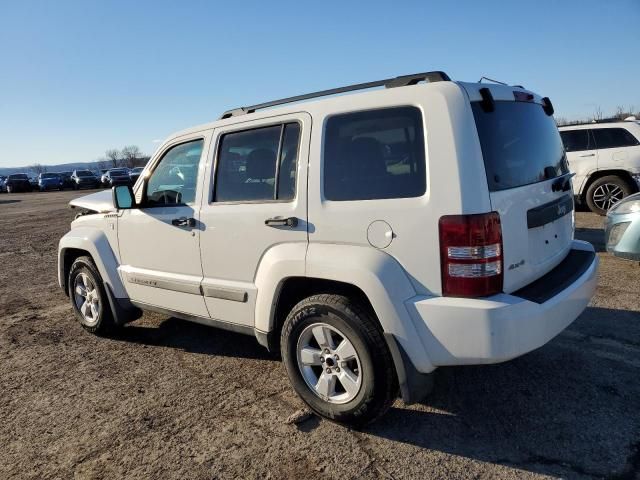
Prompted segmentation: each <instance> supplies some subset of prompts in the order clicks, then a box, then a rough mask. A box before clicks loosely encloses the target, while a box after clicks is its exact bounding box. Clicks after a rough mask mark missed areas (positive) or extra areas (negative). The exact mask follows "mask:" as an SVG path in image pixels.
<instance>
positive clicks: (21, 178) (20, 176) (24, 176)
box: [9, 173, 29, 180]
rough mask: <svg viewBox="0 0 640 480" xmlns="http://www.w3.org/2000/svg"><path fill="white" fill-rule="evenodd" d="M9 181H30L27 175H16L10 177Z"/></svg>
mask: <svg viewBox="0 0 640 480" xmlns="http://www.w3.org/2000/svg"><path fill="white" fill-rule="evenodd" d="M9 180H29V177H27V174H26V173H14V174H13V175H9Z"/></svg>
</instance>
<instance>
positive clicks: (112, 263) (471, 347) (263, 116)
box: [59, 72, 598, 425]
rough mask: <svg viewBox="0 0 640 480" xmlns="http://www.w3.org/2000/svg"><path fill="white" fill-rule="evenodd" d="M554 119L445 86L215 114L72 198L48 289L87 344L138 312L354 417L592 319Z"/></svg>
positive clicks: (543, 103)
mask: <svg viewBox="0 0 640 480" xmlns="http://www.w3.org/2000/svg"><path fill="white" fill-rule="evenodd" d="M424 80H429V82H428V83H426V84H423V83H421V82H422V81H424ZM373 87H386V88H382V89H377V90H371V91H367V92H360V93H352V94H350V95H342V96H333V97H331V98H324V99H318V98H319V97H323V96H327V95H331V94H336V93H346V92H350V91H356V90H364V89H369V88H373ZM304 100H309V101H304ZM300 101H304V103H300ZM294 102H297V103H294ZM272 107H275V108H272ZM552 114H553V107H552V105H551V102H550V101H549V99H547V98H540V97H539V96H538V95H536V94H534V93H531V92H529V91H527V90H525V89H523V88H522V87H511V86H506V85H487V84H479V83H461V82H453V81H450V79H449V78H448V77H447V76H446V74H444V73H442V72H429V73H426V74H418V75H410V76H404V77H397V78H394V79H389V80H384V81H380V82H370V83H366V84H360V85H354V86H350V87H344V88H340V89H334V90H328V91H324V92H318V93H316V94H310V95H303V96H298V97H292V98H290V99H284V100H280V101H275V102H268V103H266V104H261V105H256V106H252V107H246V108H241V109H236V110H231V111H229V112H226V113H225V114H224V115H223V116H222V118H221V119H220V120H218V121H216V122H213V123H210V124H206V125H202V126H198V127H194V128H191V129H188V130H185V131H182V132H179V133H177V134H175V135H173V136H171V137H170V138H169V139H168V140H167V141H166V142H165V143H164V144H163V145H162V146H161V147H160V149H159V150H158V151H157V152H156V154H155V155H154V156H153V157H152V159H151V160H150V161H149V163H148V165H147V167H145V170H144V172H143V174H142V175H141V177H140V179H139V180H138V181H137V183H136V185H135V186H134V187H133V188H132V187H131V186H127V185H122V186H117V187H114V189H113V198H112V197H110V196H108V195H109V193H110V192H101V193H98V194H94V195H90V196H87V197H83V198H80V199H77V200H74V201H72V202H71V204H72V205H74V206H76V207H79V208H81V209H83V213H84V214H82V215H79V216H78V217H77V219H76V220H75V221H74V222H73V223H72V226H71V231H70V232H69V233H67V234H66V235H65V236H64V237H63V238H62V239H61V241H60V248H59V282H60V285H61V287H62V288H63V289H64V291H65V292H66V293H67V294H68V295H69V296H70V298H71V304H72V305H73V308H74V310H75V314H76V317H77V318H78V320H79V321H80V323H81V324H82V326H83V327H84V328H85V329H87V330H88V331H90V332H94V333H97V334H102V333H105V332H109V331H111V330H112V329H114V328H116V327H118V326H121V325H123V324H124V323H126V322H128V321H131V320H134V319H136V318H138V317H139V316H140V314H141V309H142V310H154V311H158V312H162V313H165V314H167V315H172V316H175V317H179V318H182V319H186V320H192V321H195V322H200V323H204V324H207V325H213V326H217V327H221V328H226V329H230V330H234V331H237V332H243V333H247V334H249V335H254V336H255V337H256V338H257V340H258V342H259V343H260V344H262V345H264V346H265V347H267V348H268V349H270V350H275V351H277V350H280V351H281V352H282V357H283V360H284V363H285V365H286V369H287V372H288V374H289V377H290V379H291V383H292V385H293V387H294V388H295V390H296V391H297V393H298V394H299V395H300V396H301V397H302V399H303V400H304V401H305V402H306V403H307V404H308V405H309V406H310V407H311V408H312V409H313V410H315V411H316V412H317V413H319V414H320V415H323V416H325V417H327V418H330V419H333V420H336V421H341V422H346V423H351V424H356V425H358V424H363V423H365V422H368V421H371V420H372V419H374V418H376V417H377V416H379V415H381V414H382V413H383V412H384V411H385V410H386V409H387V408H388V407H389V405H390V404H391V402H393V400H394V399H395V397H396V396H397V393H398V389H399V390H400V392H401V394H402V398H403V399H404V400H405V401H406V402H414V401H418V400H420V399H422V398H423V397H424V396H425V395H426V394H427V393H428V392H429V390H430V388H431V385H432V378H433V377H432V375H431V373H432V372H433V371H434V370H435V369H436V367H438V366H443V365H468V364H487V363H496V362H502V361H505V360H509V359H511V358H514V357H517V356H519V355H523V354H524V353H527V352H529V351H531V350H533V349H536V348H538V347H540V346H541V345H544V344H545V343H546V342H548V341H549V340H550V339H551V338H553V337H554V336H556V335H557V334H558V333H559V332H561V331H562V330H563V329H564V328H566V327H567V326H568V325H569V324H570V323H571V322H572V321H573V320H574V319H575V318H576V317H577V316H578V315H579V314H580V313H581V312H582V311H583V310H584V308H585V307H586V306H587V304H588V302H589V300H590V298H591V297H592V295H593V293H594V290H595V286H596V270H597V265H598V260H597V257H596V255H595V253H594V250H593V248H592V246H591V245H590V244H588V243H585V242H580V241H576V240H574V239H573V231H574V221H573V193H572V190H571V181H570V178H571V175H570V174H569V171H568V168H567V163H566V158H565V153H564V149H563V146H562V142H561V140H560V136H559V134H558V129H557V128H556V125H555V122H554V120H553V117H552ZM104 193H107V196H105V194H104Z"/></svg>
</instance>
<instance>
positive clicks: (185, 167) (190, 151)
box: [144, 140, 204, 207]
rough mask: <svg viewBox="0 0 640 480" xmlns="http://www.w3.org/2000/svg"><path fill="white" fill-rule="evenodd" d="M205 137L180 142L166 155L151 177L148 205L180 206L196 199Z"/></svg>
mask: <svg viewBox="0 0 640 480" xmlns="http://www.w3.org/2000/svg"><path fill="white" fill-rule="evenodd" d="M203 145H204V140H194V141H192V142H187V143H181V144H180V145H176V146H175V147H172V148H171V149H170V150H169V151H168V152H166V153H165V154H164V156H163V157H162V159H161V160H160V163H159V164H158V165H157V166H156V168H155V170H154V171H153V173H152V174H151V176H150V177H149V181H148V182H147V186H146V196H145V201H144V204H145V205H146V206H151V207H153V206H158V205H181V204H186V203H193V202H194V201H195V198H196V181H197V178H198V166H199V165H200V156H201V155H202V147H203Z"/></svg>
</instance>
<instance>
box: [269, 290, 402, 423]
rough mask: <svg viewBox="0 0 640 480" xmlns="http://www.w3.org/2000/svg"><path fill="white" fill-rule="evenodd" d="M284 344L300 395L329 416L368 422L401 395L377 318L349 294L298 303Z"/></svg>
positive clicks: (284, 331)
mask: <svg viewBox="0 0 640 480" xmlns="http://www.w3.org/2000/svg"><path fill="white" fill-rule="evenodd" d="M318 339H320V340H318ZM323 342H324V343H323ZM280 347H281V351H282V357H283V360H284V364H285V367H286V369H287V373H288V375H289V379H290V381H291V384H292V386H293V388H294V390H295V391H296V393H298V395H299V396H300V397H301V398H302V400H303V401H304V402H305V403H306V404H307V405H308V406H309V407H310V408H311V409H312V410H313V411H315V412H316V413H317V414H318V415H320V416H322V417H325V418H327V419H329V420H332V421H336V422H341V423H346V424H350V425H353V426H355V427H359V426H362V425H365V424H367V423H369V422H372V421H374V420H375V419H377V418H378V417H380V416H381V415H383V414H384V413H385V412H386V411H387V410H388V409H389V407H390V406H391V404H392V403H393V401H394V400H395V399H396V398H397V396H398V380H397V377H396V373H395V368H394V364H393V359H392V358H391V353H390V352H389V348H388V347H387V344H386V342H385V340H384V338H383V336H382V332H381V331H380V329H379V327H378V326H377V324H376V320H375V319H374V318H373V315H372V314H370V313H369V312H368V310H367V309H365V308H363V307H362V306H361V305H359V304H357V303H355V302H354V301H352V300H350V299H349V298H347V297H344V296H341V295H331V294H321V295H314V296H311V297H309V298H306V299H305V300H303V301H301V302H300V303H298V304H297V305H296V306H295V307H293V309H292V310H291V312H290V313H289V315H288V316H287V319H286V321H285V324H284V326H283V329H282V335H281V338H280Z"/></svg>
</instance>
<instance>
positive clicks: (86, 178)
mask: <svg viewBox="0 0 640 480" xmlns="http://www.w3.org/2000/svg"><path fill="white" fill-rule="evenodd" d="M142 170H143V167H136V168H131V169H129V168H111V169H109V170H105V171H103V172H100V173H95V172H92V171H91V170H74V171H72V172H48V173H41V174H39V175H38V176H37V177H32V176H29V175H28V174H26V173H12V174H11V175H9V176H3V175H0V192H6V193H14V192H31V191H34V190H39V191H41V192H45V191H48V190H64V189H65V188H71V189H73V190H80V189H81V188H100V187H104V188H111V187H113V186H116V185H133V184H134V183H136V180H138V177H139V176H140V174H141V173H142Z"/></svg>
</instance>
